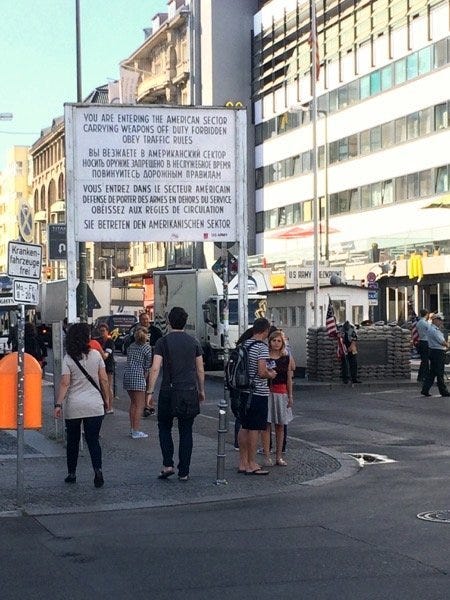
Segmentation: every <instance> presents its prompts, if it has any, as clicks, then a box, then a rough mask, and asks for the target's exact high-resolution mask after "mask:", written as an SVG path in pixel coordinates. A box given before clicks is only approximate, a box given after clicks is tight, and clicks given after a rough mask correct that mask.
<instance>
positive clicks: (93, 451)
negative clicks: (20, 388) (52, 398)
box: [55, 323, 108, 487]
mask: <svg viewBox="0 0 450 600" xmlns="http://www.w3.org/2000/svg"><path fill="white" fill-rule="evenodd" d="M89 340H90V330H89V325H88V324H87V323H75V324H73V325H71V327H70V328H69V330H68V332H67V337H66V350H67V354H65V356H64V359H63V363H62V375H61V381H60V384H59V391H58V397H57V400H56V404H55V417H56V418H60V417H61V416H62V408H63V402H64V418H65V420H66V430H67V471H68V475H67V477H66V478H65V482H66V483H75V482H76V480H77V477H76V469H77V462H78V453H79V447H80V438H81V424H82V423H83V429H84V436H85V439H86V444H87V447H88V449H89V454H90V456H91V462H92V467H93V468H94V474H95V477H94V485H95V487H101V486H102V485H103V474H102V450H101V447H100V443H99V434H100V428H101V426H102V421H103V416H104V414H105V408H104V403H103V398H108V376H107V374H106V370H105V363H104V362H103V358H102V357H101V356H100V353H99V352H98V351H97V350H93V349H91V348H90V347H89ZM82 369H84V370H85V371H86V372H87V374H88V375H89V376H90V378H91V380H92V381H91V380H90V379H89V378H88V377H87V375H86V374H85V373H83V370H82ZM100 390H101V392H100ZM102 396H103V397H102Z"/></svg>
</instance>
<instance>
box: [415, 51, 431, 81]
mask: <svg viewBox="0 0 450 600" xmlns="http://www.w3.org/2000/svg"><path fill="white" fill-rule="evenodd" d="M431 50H432V48H431V46H428V47H427V48H423V49H422V50H419V52H418V53H417V54H418V71H419V75H424V74H425V73H429V72H430V71H431V56H432V54H431Z"/></svg>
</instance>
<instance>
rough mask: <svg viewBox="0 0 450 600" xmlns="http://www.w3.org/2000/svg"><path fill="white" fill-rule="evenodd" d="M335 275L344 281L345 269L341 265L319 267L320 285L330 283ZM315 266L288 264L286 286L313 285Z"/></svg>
mask: <svg viewBox="0 0 450 600" xmlns="http://www.w3.org/2000/svg"><path fill="white" fill-rule="evenodd" d="M333 275H335V276H337V277H340V278H341V280H342V281H343V280H344V278H345V270H344V268H341V267H324V266H322V267H319V285H320V286H324V285H330V279H331V277H333ZM313 283H314V282H313V268H312V267H302V266H299V265H286V287H287V288H288V287H290V288H297V287H311V286H312V285H313Z"/></svg>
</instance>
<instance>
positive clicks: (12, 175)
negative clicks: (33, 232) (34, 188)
mask: <svg viewBox="0 0 450 600" xmlns="http://www.w3.org/2000/svg"><path fill="white" fill-rule="evenodd" d="M24 203H25V204H26V205H28V206H29V204H30V185H29V156H28V147H27V146H12V147H11V148H10V150H9V151H8V154H7V157H6V168H5V170H4V171H3V172H2V173H0V273H6V272H7V268H8V264H7V263H8V242H9V241H11V240H17V239H19V238H20V233H19V220H18V216H19V213H20V210H21V206H22V205H23V204H24ZM27 241H30V240H27Z"/></svg>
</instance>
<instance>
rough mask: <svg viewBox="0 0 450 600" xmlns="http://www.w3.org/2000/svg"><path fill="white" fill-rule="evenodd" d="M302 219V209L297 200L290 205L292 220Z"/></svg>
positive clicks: (298, 220)
mask: <svg viewBox="0 0 450 600" xmlns="http://www.w3.org/2000/svg"><path fill="white" fill-rule="evenodd" d="M301 220H302V211H301V205H300V203H299V202H297V203H296V204H293V205H292V222H293V223H301Z"/></svg>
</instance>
